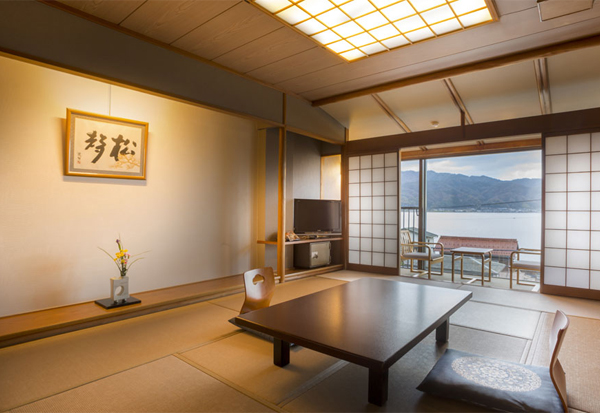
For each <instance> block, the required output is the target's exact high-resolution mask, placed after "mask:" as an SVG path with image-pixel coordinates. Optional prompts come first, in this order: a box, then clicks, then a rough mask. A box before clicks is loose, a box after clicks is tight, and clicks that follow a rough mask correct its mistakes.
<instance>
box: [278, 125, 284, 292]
mask: <svg viewBox="0 0 600 413" xmlns="http://www.w3.org/2000/svg"><path fill="white" fill-rule="evenodd" d="M285 152H286V133H285V128H279V170H278V175H279V177H278V186H277V189H278V201H277V275H278V276H279V282H280V283H283V282H284V281H285V180H286V176H285V170H286V156H285Z"/></svg>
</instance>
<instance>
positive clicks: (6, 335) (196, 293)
mask: <svg viewBox="0 0 600 413" xmlns="http://www.w3.org/2000/svg"><path fill="white" fill-rule="evenodd" d="M343 267H344V266H343V265H331V266H327V267H322V268H315V269H312V270H289V271H286V273H287V274H289V275H286V277H285V278H286V281H291V280H296V279H301V278H305V277H309V276H314V275H318V274H324V273H327V272H333V271H338V270H341V269H343ZM243 291H244V281H243V275H242V274H238V275H232V276H229V277H224V278H217V279H214V280H206V281H200V282H196V283H192V284H185V285H179V286H175V287H168V288H161V289H159V290H153V291H145V292H141V293H135V294H133V296H134V297H136V298H139V299H140V300H142V302H141V303H140V304H134V305H131V306H127V307H120V308H114V309H111V310H106V309H104V308H102V307H100V306H99V305H97V304H95V303H94V302H93V301H90V302H86V303H81V304H73V305H68V306H64V307H57V308H51V309H48V310H40V311H34V312H31V313H24V314H17V315H12V316H7V317H1V318H0V348H4V347H8V346H12V345H16V344H21V343H26V342H29V341H34V340H39V339H41V338H45V337H51V336H55V335H59V334H64V333H69V332H72V331H77V330H82V329H84V328H89V327H94V326H99V325H103V324H108V323H113V322H115V321H120V320H125V319H128V318H133V317H139V316H142V315H146V314H151V313H156V312H159V311H164V310H169V309H171V308H177V307H182V306H185V305H189V304H194V303H198V302H201V301H206V300H210V299H214V298H218V297H223V296H226V295H231V294H236V293H240V292H243Z"/></svg>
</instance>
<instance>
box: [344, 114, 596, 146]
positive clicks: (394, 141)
mask: <svg viewBox="0 0 600 413" xmlns="http://www.w3.org/2000/svg"><path fill="white" fill-rule="evenodd" d="M593 128H600V108H593V109H584V110H577V111H573V112H563V113H554V114H551V115H539V116H531V117H527V118H518V119H509V120H501V121H496V122H487V123H478V124H475V125H466V126H465V127H464V128H463V127H461V126H455V127H452V128H443V129H435V130H428V131H420V132H413V133H402V134H398V135H389V136H382V137H379V138H372V139H361V140H356V141H350V142H348V143H347V144H346V146H347V147H348V148H347V150H348V155H350V156H353V155H357V154H361V155H362V154H367V153H382V152H391V151H396V150H399V149H401V148H410V147H416V146H426V145H436V144H443V143H451V142H460V141H477V140H481V139H491V138H501V137H506V136H519V135H529V134H534V133H545V134H560V133H567V132H570V133H573V131H578V130H589V129H593ZM463 129H464V130H463Z"/></svg>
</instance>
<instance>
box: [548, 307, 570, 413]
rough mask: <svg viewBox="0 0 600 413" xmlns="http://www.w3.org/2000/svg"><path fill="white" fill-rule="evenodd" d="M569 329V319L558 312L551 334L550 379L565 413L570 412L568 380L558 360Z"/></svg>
mask: <svg viewBox="0 0 600 413" xmlns="http://www.w3.org/2000/svg"><path fill="white" fill-rule="evenodd" d="M568 327H569V319H568V318H567V316H566V315H565V313H563V312H562V311H560V310H558V311H557V312H556V315H555V316H554V323H553V324H552V331H551V332H550V352H551V354H552V355H551V358H550V378H551V379H552V383H553V384H554V387H555V388H556V392H557V393H558V397H560V401H561V402H562V404H563V408H564V410H565V412H568V411H569V408H568V407H567V380H566V375H565V371H564V370H563V368H562V365H561V364H560V361H559V360H558V353H559V352H560V348H561V347H562V343H563V340H564V338H565V333H566V332H567V328H568Z"/></svg>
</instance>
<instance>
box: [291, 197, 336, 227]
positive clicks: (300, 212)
mask: <svg viewBox="0 0 600 413" xmlns="http://www.w3.org/2000/svg"><path fill="white" fill-rule="evenodd" d="M294 232H296V233H298V234H306V233H311V232H331V233H338V234H339V233H341V232H342V201H332V200H326V199H294Z"/></svg>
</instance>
